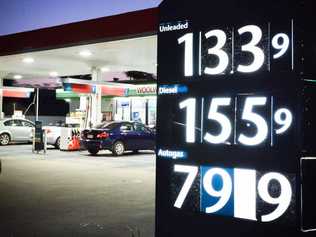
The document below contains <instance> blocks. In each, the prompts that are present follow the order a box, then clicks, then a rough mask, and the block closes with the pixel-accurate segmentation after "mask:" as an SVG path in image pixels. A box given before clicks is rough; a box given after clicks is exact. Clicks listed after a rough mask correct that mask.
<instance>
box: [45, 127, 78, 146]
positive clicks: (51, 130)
mask: <svg viewBox="0 0 316 237" xmlns="http://www.w3.org/2000/svg"><path fill="white" fill-rule="evenodd" d="M65 127H73V128H74V127H79V124H63V123H56V124H54V125H52V124H50V125H48V126H44V127H43V129H44V130H45V131H46V137H47V145H53V146H55V148H56V149H59V148H60V135H61V129H62V128H65Z"/></svg>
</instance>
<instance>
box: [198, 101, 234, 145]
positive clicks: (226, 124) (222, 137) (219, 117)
mask: <svg viewBox="0 0 316 237" xmlns="http://www.w3.org/2000/svg"><path fill="white" fill-rule="evenodd" d="M230 101H231V99H230V98H214V99H212V102H211V106H210V111H209V114H208V119H212V120H215V121H216V122H218V123H219V124H220V125H221V127H222V131H221V133H220V134H219V135H216V136H214V135H212V134H210V133H206V135H205V136H204V139H205V140H206V141H207V142H209V143H213V144H220V143H224V142H226V140H227V139H228V138H229V137H230V135H231V132H232V125H231V123H230V121H229V119H228V118H227V116H225V115H223V114H221V113H219V112H218V111H217V110H218V107H219V106H229V105H230Z"/></svg>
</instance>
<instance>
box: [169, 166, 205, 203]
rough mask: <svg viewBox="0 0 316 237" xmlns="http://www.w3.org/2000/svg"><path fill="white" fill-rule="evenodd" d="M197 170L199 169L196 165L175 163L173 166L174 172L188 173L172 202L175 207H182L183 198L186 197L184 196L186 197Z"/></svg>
mask: <svg viewBox="0 0 316 237" xmlns="http://www.w3.org/2000/svg"><path fill="white" fill-rule="evenodd" d="M198 171H199V169H198V167H196V166H186V165H175V166H174V172H177V173H187V174H188V177H187V178H186V180H185V182H184V184H183V186H182V188H181V191H180V193H179V196H178V197H177V200H176V202H175V203H174V207H177V208H181V207H182V205H183V203H184V200H185V199H186V197H187V195H188V193H189V191H190V189H191V187H192V184H193V182H194V180H195V178H196V176H197V174H198Z"/></svg>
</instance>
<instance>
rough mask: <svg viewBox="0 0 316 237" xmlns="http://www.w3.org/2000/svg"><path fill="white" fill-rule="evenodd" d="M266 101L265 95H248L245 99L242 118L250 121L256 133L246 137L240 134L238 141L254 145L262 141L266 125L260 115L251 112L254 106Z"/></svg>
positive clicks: (266, 130)
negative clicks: (255, 128)
mask: <svg viewBox="0 0 316 237" xmlns="http://www.w3.org/2000/svg"><path fill="white" fill-rule="evenodd" d="M266 103H267V97H249V98H247V99H246V102H245V107H244V111H243V113H242V119H243V120H247V121H250V122H252V123H254V124H255V126H256V127H257V134H256V135H255V136H253V137H248V136H246V135H244V134H240V135H239V138H238V141H239V142H240V143H242V144H244V145H248V146H255V145H259V144H260V143H262V142H263V141H264V140H265V139H266V138H267V136H268V125H267V122H266V121H265V120H264V118H263V117H262V116H260V115H259V114H256V113H254V112H253V108H254V107H255V106H263V105H266Z"/></svg>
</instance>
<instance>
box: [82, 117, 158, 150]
mask: <svg viewBox="0 0 316 237" xmlns="http://www.w3.org/2000/svg"><path fill="white" fill-rule="evenodd" d="M155 136H156V134H155V132H153V131H152V130H150V129H149V128H147V127H146V126H145V125H144V124H141V123H138V122H127V121H123V122H111V123H107V124H101V125H99V126H97V127H96V128H94V129H88V130H84V131H82V133H81V143H82V145H83V147H85V148H86V149H87V150H88V152H89V153H90V154H92V155H96V154H97V153H98V152H99V151H100V150H110V151H111V152H112V153H113V154H114V155H116V156H120V155H122V154H123V153H124V152H125V151H133V152H137V151H138V150H154V149H155Z"/></svg>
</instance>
